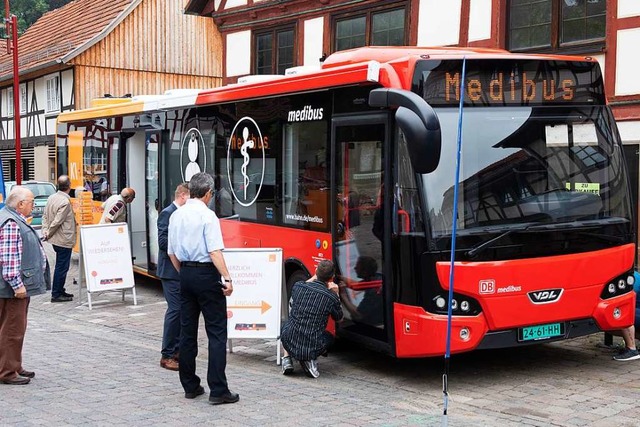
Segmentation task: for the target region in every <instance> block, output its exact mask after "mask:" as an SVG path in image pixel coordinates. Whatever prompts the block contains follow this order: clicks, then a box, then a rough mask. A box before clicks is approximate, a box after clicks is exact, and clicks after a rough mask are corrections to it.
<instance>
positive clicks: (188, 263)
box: [180, 261, 213, 268]
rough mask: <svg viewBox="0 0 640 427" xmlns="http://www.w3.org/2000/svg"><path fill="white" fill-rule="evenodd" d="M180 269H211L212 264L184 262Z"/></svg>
mask: <svg viewBox="0 0 640 427" xmlns="http://www.w3.org/2000/svg"><path fill="white" fill-rule="evenodd" d="M180 267H196V268H211V267H213V263H212V262H195V261H182V262H181V263H180Z"/></svg>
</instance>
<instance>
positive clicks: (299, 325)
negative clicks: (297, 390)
mask: <svg viewBox="0 0 640 427" xmlns="http://www.w3.org/2000/svg"><path fill="white" fill-rule="evenodd" d="M333 276H334V265H333V262H332V261H329V260H324V261H320V263H319V264H318V267H317V268H316V274H315V275H314V276H312V277H311V278H310V279H309V280H307V281H306V282H302V281H300V282H297V283H295V284H294V285H293V288H292V290H291V301H290V303H289V304H290V309H289V320H287V321H286V322H285V324H284V325H283V326H282V330H281V334H280V340H281V342H282V346H283V347H284V349H285V351H284V357H283V358H282V373H283V374H284V375H289V374H291V373H292V372H293V370H294V369H293V362H292V360H291V357H293V358H295V359H296V360H298V361H299V362H300V364H301V365H302V368H303V369H304V371H305V374H306V375H307V376H308V377H311V378H318V377H319V376H320V372H319V371H318V363H317V359H318V356H320V355H323V354H326V352H327V348H328V347H329V345H331V343H332V342H333V335H331V333H329V332H328V331H327V323H328V322H329V316H331V317H332V318H333V319H334V320H335V321H336V322H339V321H341V320H342V317H343V314H342V307H341V306H340V298H339V297H338V285H336V284H335V283H333V281H332V280H333Z"/></svg>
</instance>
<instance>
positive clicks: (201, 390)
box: [184, 385, 204, 399]
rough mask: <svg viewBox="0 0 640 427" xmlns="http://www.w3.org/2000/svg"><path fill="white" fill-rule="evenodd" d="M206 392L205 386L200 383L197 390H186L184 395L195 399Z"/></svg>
mask: <svg viewBox="0 0 640 427" xmlns="http://www.w3.org/2000/svg"><path fill="white" fill-rule="evenodd" d="M203 394H204V388H203V387H202V386H201V385H199V386H198V388H196V390H195V391H185V393H184V397H186V398H187V399H195V398H196V397H198V396H202V395H203Z"/></svg>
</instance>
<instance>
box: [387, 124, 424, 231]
mask: <svg viewBox="0 0 640 427" xmlns="http://www.w3.org/2000/svg"><path fill="white" fill-rule="evenodd" d="M398 141H399V143H398V152H397V154H398V171H397V173H398V180H397V182H398V183H397V185H396V188H395V189H394V194H393V198H394V212H395V213H396V215H395V218H394V221H393V233H394V234H409V233H416V232H422V231H424V224H423V222H422V209H421V208H420V197H419V194H418V186H417V184H416V180H415V174H414V172H413V168H412V167H411V163H410V159H409V152H408V151H407V143H406V141H405V139H404V135H403V134H402V133H400V136H399V138H398Z"/></svg>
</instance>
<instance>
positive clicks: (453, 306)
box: [451, 299, 458, 310]
mask: <svg viewBox="0 0 640 427" xmlns="http://www.w3.org/2000/svg"><path fill="white" fill-rule="evenodd" d="M457 308H458V301H456V300H454V299H452V300H451V310H456V309H457Z"/></svg>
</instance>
